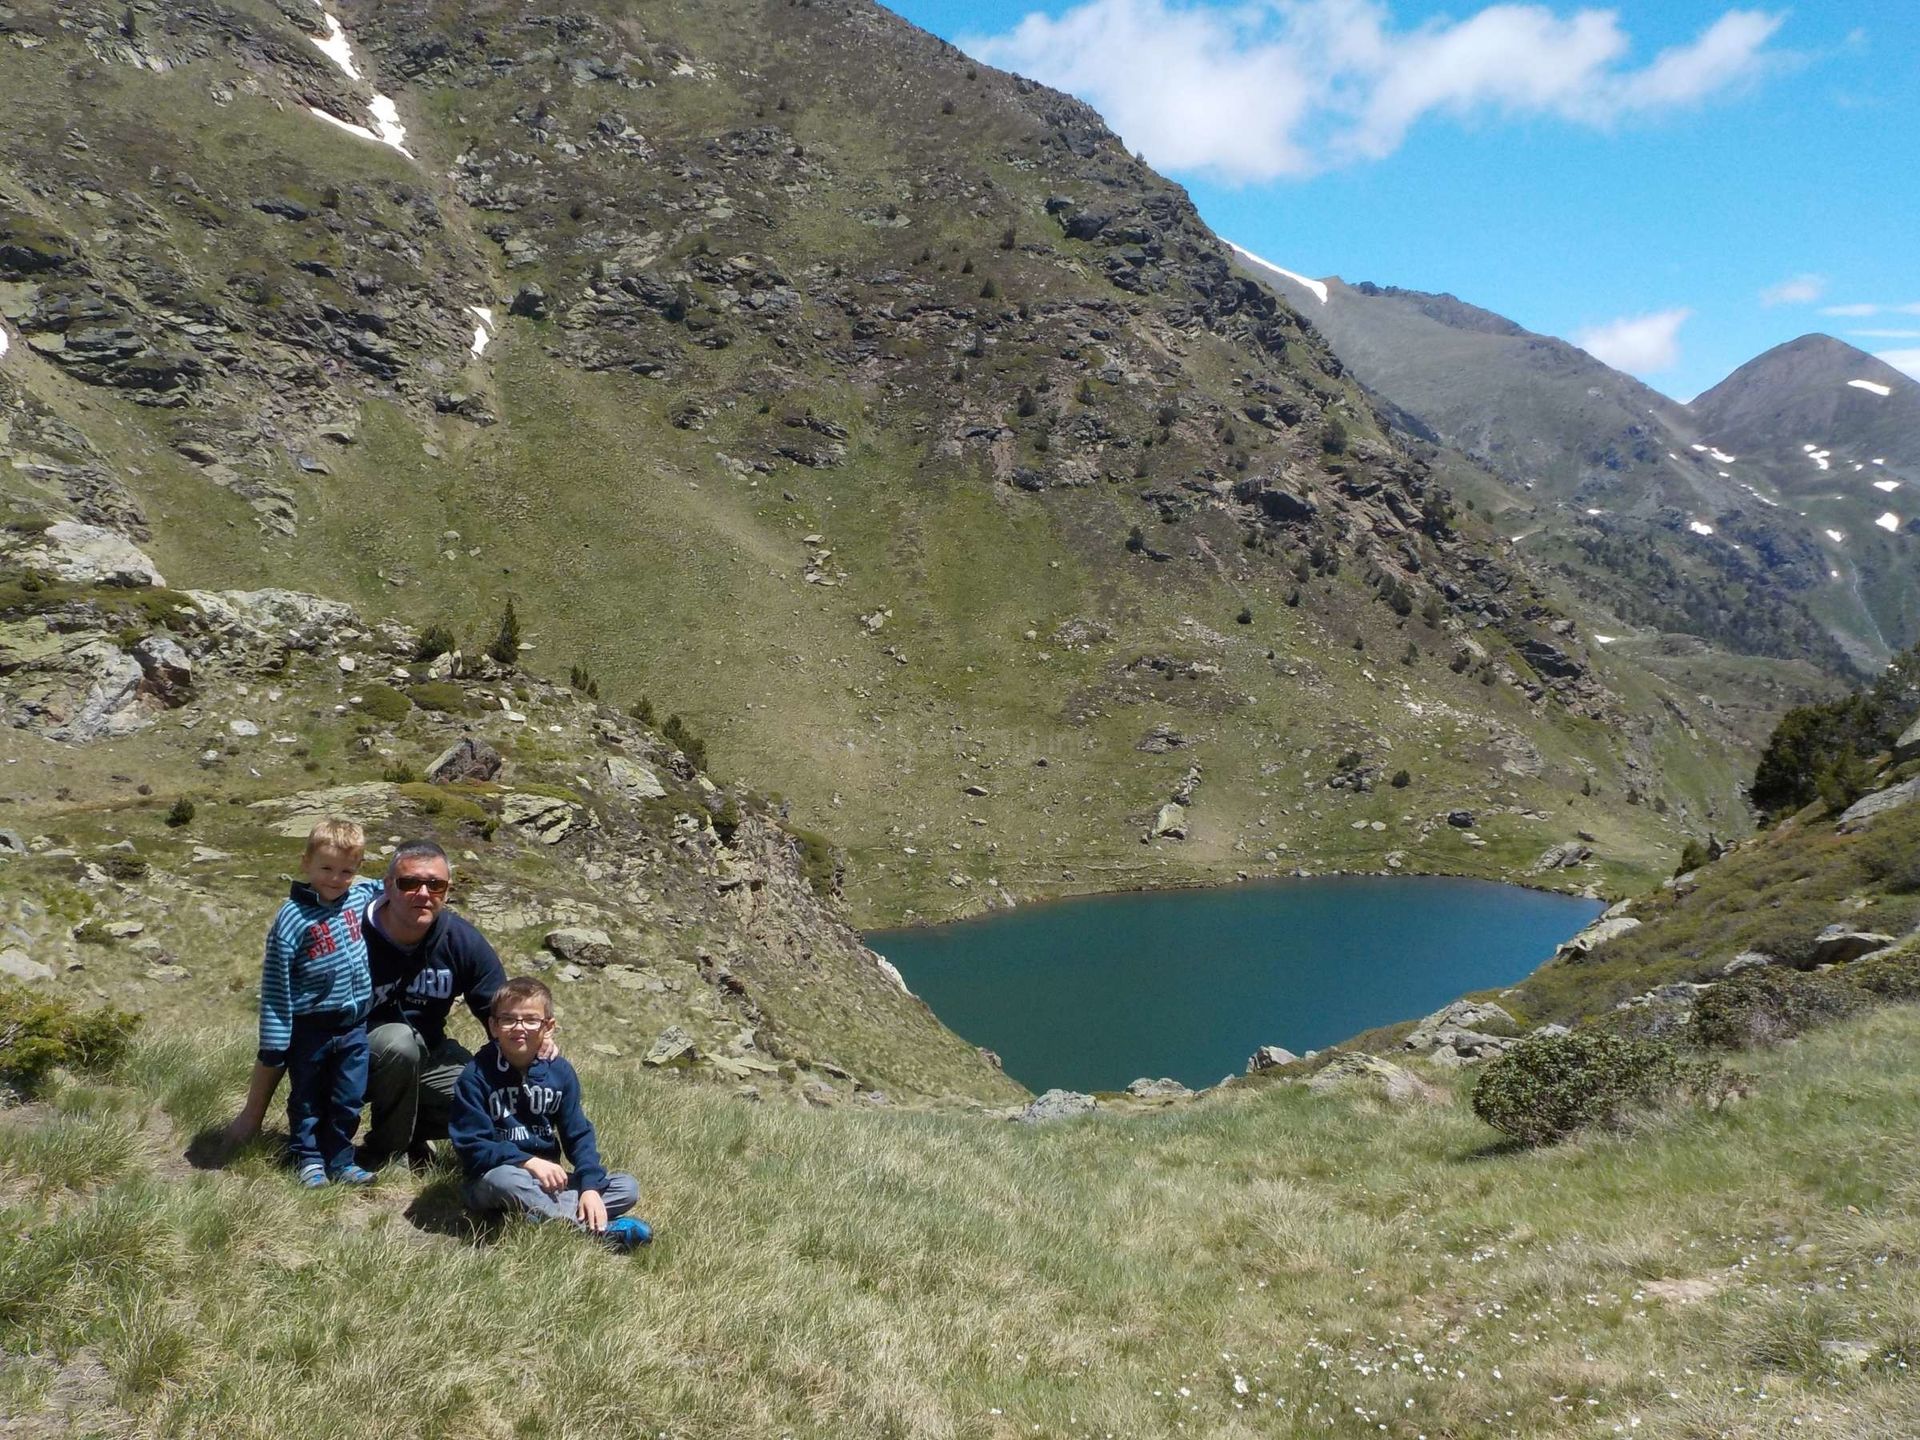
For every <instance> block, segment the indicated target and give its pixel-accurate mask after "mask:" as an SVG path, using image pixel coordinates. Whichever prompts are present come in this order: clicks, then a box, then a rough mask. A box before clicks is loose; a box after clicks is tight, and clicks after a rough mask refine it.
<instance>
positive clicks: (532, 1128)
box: [447, 1041, 607, 1190]
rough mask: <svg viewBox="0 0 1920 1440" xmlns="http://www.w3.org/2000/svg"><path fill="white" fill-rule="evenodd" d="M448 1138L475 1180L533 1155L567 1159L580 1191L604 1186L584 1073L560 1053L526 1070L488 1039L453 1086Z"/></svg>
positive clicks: (545, 1158)
mask: <svg viewBox="0 0 1920 1440" xmlns="http://www.w3.org/2000/svg"><path fill="white" fill-rule="evenodd" d="M447 1138H448V1139H449V1140H451V1141H452V1142H453V1153H454V1154H455V1155H458V1156H459V1157H460V1168H461V1169H462V1170H464V1171H465V1172H466V1174H467V1178H468V1179H470V1180H477V1179H478V1178H479V1177H480V1176H482V1175H484V1174H486V1173H487V1171H489V1170H491V1169H493V1168H494V1167H495V1166H498V1165H519V1164H522V1163H524V1162H525V1161H526V1160H527V1159H528V1158H529V1157H530V1156H534V1155H537V1156H539V1157H540V1158H541V1159H542V1160H551V1161H553V1162H554V1163H555V1164H560V1163H561V1162H562V1158H563V1156H564V1159H565V1163H567V1164H569V1165H571V1166H572V1167H573V1173H574V1185H575V1186H576V1187H577V1188H579V1189H581V1190H601V1189H604V1188H606V1183H607V1172H606V1170H605V1169H604V1168H603V1167H602V1166H601V1164H600V1147H599V1146H598V1145H597V1144H595V1143H594V1138H593V1125H592V1124H591V1122H589V1121H588V1119H587V1116H586V1112H585V1111H584V1110H582V1109H581V1108H580V1077H579V1076H578V1075H576V1074H574V1073H573V1066H571V1065H569V1064H568V1063H567V1062H566V1061H565V1060H562V1059H560V1058H559V1057H558V1056H555V1057H554V1058H553V1059H551V1060H540V1059H536V1060H535V1061H534V1062H533V1063H532V1064H531V1065H529V1066H528V1067H527V1073H526V1074H524V1075H522V1074H521V1073H520V1072H519V1071H518V1070H515V1069H514V1068H513V1066H511V1065H509V1064H508V1063H507V1060H506V1057H505V1056H504V1055H502V1054H501V1053H500V1047H499V1046H498V1045H495V1044H494V1043H493V1042H492V1041H488V1042H487V1043H486V1044H485V1045H484V1046H482V1047H481V1049H480V1053H479V1054H478V1055H476V1056H474V1057H473V1059H471V1060H469V1061H468V1062H467V1068H466V1069H464V1070H462V1071H461V1072H460V1079H459V1081H458V1082H457V1083H456V1084H455V1085H454V1087H453V1111H452V1113H451V1114H449V1115H448V1117H447Z"/></svg>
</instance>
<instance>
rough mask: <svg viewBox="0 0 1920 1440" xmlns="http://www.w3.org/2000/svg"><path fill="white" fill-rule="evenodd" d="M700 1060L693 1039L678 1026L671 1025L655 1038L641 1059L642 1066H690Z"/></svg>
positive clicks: (697, 1048) (698, 1051)
mask: <svg viewBox="0 0 1920 1440" xmlns="http://www.w3.org/2000/svg"><path fill="white" fill-rule="evenodd" d="M699 1058H700V1050H699V1047H697V1046H696V1045H695V1044H694V1043H693V1037H692V1036H691V1035H689V1034H688V1033H687V1032H686V1031H685V1030H682V1029H681V1028H680V1027H679V1026H678V1025H669V1026H668V1027H667V1028H666V1029H664V1030H662V1031H661V1032H660V1033H659V1035H657V1036H656V1037H655V1038H654V1042H653V1045H652V1046H651V1047H650V1048H649V1049H648V1051H647V1053H646V1054H645V1056H643V1057H642V1058H641V1061H640V1063H641V1064H642V1065H653V1066H662V1065H690V1064H692V1063H693V1062H694V1061H695V1060H698V1059H699Z"/></svg>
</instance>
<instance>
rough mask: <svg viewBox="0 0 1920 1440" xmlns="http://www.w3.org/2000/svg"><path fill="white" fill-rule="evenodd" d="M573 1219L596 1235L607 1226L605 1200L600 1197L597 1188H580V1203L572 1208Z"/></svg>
mask: <svg viewBox="0 0 1920 1440" xmlns="http://www.w3.org/2000/svg"><path fill="white" fill-rule="evenodd" d="M574 1219H576V1220H578V1221H579V1222H580V1223H581V1224H582V1225H584V1226H586V1227H587V1229H589V1230H591V1231H592V1232H593V1233H594V1234H596V1235H598V1234H600V1233H601V1232H602V1231H603V1230H605V1229H606V1228H607V1202H606V1201H605V1200H603V1199H602V1198H601V1197H600V1192H599V1191H598V1190H582V1191H581V1192H580V1203H579V1205H578V1206H576V1207H575V1209H574Z"/></svg>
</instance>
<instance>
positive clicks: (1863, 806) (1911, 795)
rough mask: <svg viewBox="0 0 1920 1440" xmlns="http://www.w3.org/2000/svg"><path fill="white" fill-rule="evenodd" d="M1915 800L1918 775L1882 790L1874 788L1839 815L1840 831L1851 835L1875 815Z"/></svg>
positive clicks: (1919, 786) (1919, 793)
mask: <svg viewBox="0 0 1920 1440" xmlns="http://www.w3.org/2000/svg"><path fill="white" fill-rule="evenodd" d="M1916 800H1920V775H1916V776H1914V777H1913V779H1911V780H1903V781H1902V782H1901V783H1900V784H1898V785H1889V786H1887V787H1886V789H1884V790H1876V791H1874V792H1873V793H1872V794H1871V795H1862V796H1861V797H1860V798H1859V799H1858V800H1856V801H1854V802H1853V804H1851V805H1849V806H1848V807H1847V809H1846V812H1845V813H1844V814H1842V815H1841V817H1840V831H1841V833H1842V834H1845V835H1851V834H1853V833H1854V832H1856V831H1859V830H1864V829H1866V828H1867V825H1868V823H1869V822H1870V821H1872V820H1873V819H1874V818H1875V817H1876V816H1879V815H1884V814H1886V813H1887V812H1888V811H1889V810H1898V809H1900V808H1901V807H1902V806H1905V805H1911V804H1913V803H1914V801H1916Z"/></svg>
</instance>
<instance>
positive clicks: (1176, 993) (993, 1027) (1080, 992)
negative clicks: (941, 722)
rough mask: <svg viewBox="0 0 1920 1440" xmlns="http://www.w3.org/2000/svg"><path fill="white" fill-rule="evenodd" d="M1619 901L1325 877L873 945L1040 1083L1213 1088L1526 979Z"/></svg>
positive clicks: (1088, 903)
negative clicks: (1256, 1064)
mask: <svg viewBox="0 0 1920 1440" xmlns="http://www.w3.org/2000/svg"><path fill="white" fill-rule="evenodd" d="M1604 908H1605V907H1604V906H1603V904H1602V903H1601V902H1599V901H1597V900H1583V899H1579V898H1577V897H1574V896H1570V895H1553V894H1547V893H1544V892H1542V891H1538V890H1528V889H1524V888H1522V887H1520V886H1517V885H1500V884H1495V883H1492V882H1490V881H1482V880H1456V879H1447V878H1442V877H1436V876H1370V875H1347V876H1323V877H1318V878H1312V879H1283V880H1269V881H1254V882H1248V883H1244V884H1240V885H1231V886H1221V887H1216V888H1210V889H1198V890H1161V891H1146V892H1140V893H1133V894H1122V895H1098V896H1091V897H1087V898H1083V899H1075V900H1061V901H1054V902H1049V903H1045V904H1036V905H1032V906H1029V907H1026V908H1023V909H1019V910H1013V911H1005V912H1000V913H997V914H993V915H988V916H983V917H981V918H979V919H975V920H963V921H959V922H956V923H954V924H950V925H938V926H926V927H921V928H917V929H908V930H888V931H876V932H874V933H872V934H869V935H868V936H867V937H866V941H867V944H868V945H870V946H872V947H873V949H875V950H876V951H878V952H879V953H880V954H882V955H884V956H886V957H887V959H889V960H891V961H892V962H893V963H894V965H896V966H897V967H898V968H899V970H900V973H901V974H902V975H903V976H904V977H905V979H906V982H907V984H908V986H910V987H911V988H912V990H913V991H914V993H915V994H917V995H919V996H920V997H921V998H922V999H924V1000H925V1001H926V1002H927V1003H928V1004H929V1005H931V1006H932V1007H933V1010H934V1013H935V1014H937V1015H938V1016H939V1017H940V1019H941V1020H942V1021H943V1022H944V1023H945V1024H946V1025H947V1026H948V1027H949V1028H950V1029H952V1030H954V1031H956V1032H957V1033H959V1034H960V1035H962V1036H964V1037H966V1039H968V1040H969V1041H971V1042H973V1043H974V1044H976V1045H984V1046H985V1047H987V1048H988V1049H989V1050H993V1051H995V1052H997V1053H998V1054H999V1056H1000V1057H1001V1060H1002V1062H1003V1063H1004V1065H1005V1066H1006V1071H1007V1073H1008V1074H1009V1075H1011V1076H1012V1077H1013V1078H1014V1079H1016V1080H1018V1081H1020V1082H1021V1083H1022V1084H1023V1085H1026V1086H1027V1087H1028V1088H1029V1089H1032V1090H1036V1091H1038V1090H1046V1089H1049V1088H1052V1087H1054V1086H1060V1087H1062V1088H1065V1089H1070V1090H1119V1089H1122V1088H1123V1087H1125V1085H1126V1084H1127V1083H1128V1082H1129V1081H1131V1080H1133V1079H1136V1078H1138V1077H1140V1076H1147V1077H1159V1076H1163V1075H1164V1076H1169V1077H1171V1078H1172V1079H1175V1080H1179V1081H1181V1082H1183V1083H1184V1084H1187V1085H1191V1086H1194V1087H1195V1088H1198V1087H1200V1086H1203V1085H1211V1084H1213V1083H1214V1082H1216V1081H1218V1080H1219V1079H1220V1078H1221V1077H1222V1076H1225V1075H1233V1074H1238V1073H1240V1072H1241V1071H1242V1070H1244V1069H1245V1068H1246V1063H1247V1057H1248V1056H1250V1055H1252V1054H1253V1052H1254V1051H1255V1050H1257V1049H1258V1048H1259V1047H1260V1046H1262V1045H1284V1046H1285V1047H1286V1048H1287V1049H1289V1050H1292V1051H1294V1052H1295V1053H1297V1054H1304V1053H1305V1052H1306V1051H1308V1050H1314V1049H1319V1048H1321V1047H1324V1046H1327V1045H1331V1044H1334V1043H1336V1042H1338V1041H1341V1040H1345V1039H1348V1038H1350V1037H1352V1036H1354V1035H1356V1034H1358V1033H1359V1032H1360V1031H1362V1030H1366V1029H1370V1028H1372V1027H1373V1026H1376V1025H1386V1024H1390V1023H1392V1022H1393V1021H1396V1020H1410V1019H1416V1018H1418V1017H1420V1016H1422V1015H1426V1014H1428V1013H1430V1012H1432V1011H1434V1010H1437V1009H1439V1008H1440V1007H1441V1006H1443V1005H1445V1004H1447V1003H1448V1002H1449V1001H1452V1000H1455V999H1457V998H1458V997H1459V996H1460V995H1462V994H1464V993H1465V992H1467V991H1469V990H1483V989H1486V988H1488V987H1490V986H1497V985H1510V984H1512V983H1513V982H1514V981H1516V980H1519V979H1520V978H1521V977H1523V976H1525V975H1527V974H1528V973H1529V972H1531V971H1532V970H1533V969H1534V968H1535V967H1537V966H1538V965H1539V964H1540V963H1541V962H1542V961H1544V960H1546V959H1547V958H1549V957H1550V956H1551V955H1552V954H1553V951H1554V947H1555V946H1557V945H1559V944H1560V942H1561V941H1563V940H1566V939H1567V938H1569V937H1570V936H1572V935H1573V934H1574V933H1575V932H1577V931H1579V930H1580V929H1581V928H1583V927H1584V926H1585V925H1587V924H1588V923H1589V922H1591V921H1592V920H1593V919H1594V918H1595V917H1596V916H1597V915H1599V914H1600V912H1601V910H1602V909H1604Z"/></svg>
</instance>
